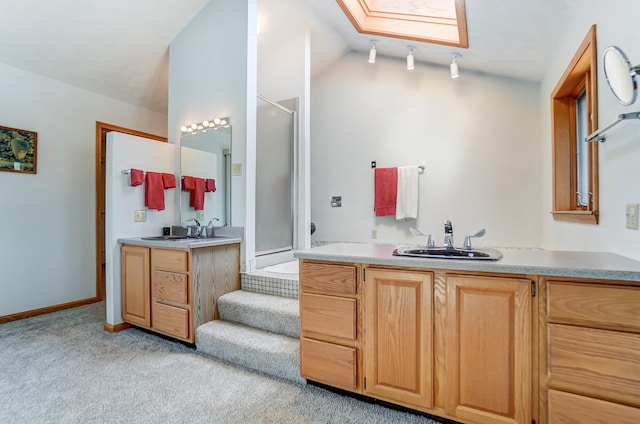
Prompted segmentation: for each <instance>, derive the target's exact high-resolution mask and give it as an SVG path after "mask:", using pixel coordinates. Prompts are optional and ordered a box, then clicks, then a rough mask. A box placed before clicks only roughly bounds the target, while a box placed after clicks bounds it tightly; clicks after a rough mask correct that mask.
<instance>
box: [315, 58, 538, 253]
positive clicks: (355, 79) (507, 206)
mask: <svg viewBox="0 0 640 424" xmlns="http://www.w3.org/2000/svg"><path fill="white" fill-rule="evenodd" d="M311 94H312V100H311V106H312V111H313V113H312V119H313V122H312V126H311V137H312V145H311V168H312V174H311V190H312V193H311V198H312V201H311V207H312V209H311V219H312V221H314V222H315V223H316V225H317V231H316V233H315V234H314V235H313V237H312V238H313V240H317V241H363V242H364V241H372V239H371V231H372V229H374V228H375V229H377V232H378V238H377V239H376V240H374V241H376V242H393V243H399V242H400V243H401V242H408V243H409V242H410V243H415V242H422V240H416V238H415V237H413V236H411V235H410V233H409V227H410V226H416V227H417V228H418V229H420V230H421V231H423V232H425V233H432V234H433V235H434V237H435V240H436V242H437V243H438V244H442V238H443V223H444V221H445V220H447V219H450V220H451V221H452V223H453V227H454V234H455V236H456V244H462V241H463V237H464V235H465V234H470V233H472V232H475V231H476V230H478V229H480V228H484V227H486V229H487V235H486V236H485V238H484V239H480V240H478V241H477V242H476V244H477V245H492V246H511V247H537V246H539V245H540V226H541V220H542V214H543V211H542V210H541V207H540V204H541V196H542V194H541V191H540V186H541V181H542V175H541V169H540V166H541V162H542V157H541V155H542V147H541V143H540V132H541V131H540V122H541V120H540V116H539V114H540V109H539V106H538V99H539V94H538V85H537V84H533V83H527V82H522V81H517V80H512V79H506V78H500V77H493V76H490V75H478V74H473V73H471V72H465V71H464V69H463V70H462V74H461V77H460V78H459V79H457V80H452V79H451V78H450V76H449V69H448V68H447V67H437V66H428V65H426V64H423V63H417V64H416V69H415V70H414V71H412V72H409V71H407V70H406V65H405V63H404V61H399V60H392V59H388V58H384V57H380V56H379V57H378V59H377V61H376V63H375V64H369V63H368V62H367V55H365V54H355V53H351V54H347V55H345V56H344V57H343V58H341V59H340V60H339V61H338V62H336V63H334V64H333V65H332V66H331V67H330V68H329V69H327V70H326V71H325V72H324V73H323V74H321V75H319V76H318V77H317V78H316V79H314V80H313V82H312V87H311ZM374 160H375V161H377V166H378V167H392V166H401V165H418V164H419V161H425V163H426V171H425V173H424V174H423V175H420V177H419V179H420V181H419V183H420V204H419V217H418V219H417V220H409V221H406V222H397V221H395V217H375V215H374V212H373V201H374V197H373V172H374V171H373V170H372V169H371V161H374ZM333 195H341V196H342V207H341V208H332V207H331V206H330V200H331V196H333Z"/></svg>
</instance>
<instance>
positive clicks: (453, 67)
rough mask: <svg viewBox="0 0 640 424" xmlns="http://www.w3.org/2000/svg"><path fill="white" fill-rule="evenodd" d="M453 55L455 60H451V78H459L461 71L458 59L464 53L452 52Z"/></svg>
mask: <svg viewBox="0 0 640 424" xmlns="http://www.w3.org/2000/svg"><path fill="white" fill-rule="evenodd" d="M451 56H453V60H452V61H451V66H450V68H451V78H458V77H460V72H459V70H458V61H457V59H458V58H459V57H462V55H461V54H460V53H451Z"/></svg>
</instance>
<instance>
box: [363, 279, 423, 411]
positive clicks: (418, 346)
mask: <svg viewBox="0 0 640 424" xmlns="http://www.w3.org/2000/svg"><path fill="white" fill-rule="evenodd" d="M363 293H364V302H365V316H364V320H365V321H364V338H365V352H364V376H365V382H366V387H365V389H364V392H365V394H367V395H370V396H374V397H378V398H381V399H384V400H389V401H394V402H401V403H404V404H407V405H416V406H420V407H423V408H432V407H433V318H432V314H433V301H432V294H433V275H432V274H431V273H418V272H403V271H397V270H383V269H374V268H367V270H366V280H365V281H364V283H363Z"/></svg>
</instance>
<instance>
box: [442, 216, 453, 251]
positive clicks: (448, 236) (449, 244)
mask: <svg viewBox="0 0 640 424" xmlns="http://www.w3.org/2000/svg"><path fill="white" fill-rule="evenodd" d="M444 247H446V248H447V249H453V225H451V221H447V222H445V223H444Z"/></svg>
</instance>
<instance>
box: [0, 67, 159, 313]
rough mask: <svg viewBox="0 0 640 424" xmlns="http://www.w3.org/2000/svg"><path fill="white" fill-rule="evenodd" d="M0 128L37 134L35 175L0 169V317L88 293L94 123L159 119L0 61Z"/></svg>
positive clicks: (154, 124) (150, 128)
mask: <svg viewBox="0 0 640 424" xmlns="http://www.w3.org/2000/svg"><path fill="white" fill-rule="evenodd" d="M0 98H1V99H3V100H2V102H0V125H2V126H7V127H14V128H21V129H25V130H30V131H36V132H37V133H38V151H37V174H35V175H31V174H20V173H12V172H0V199H2V207H1V208H0V222H2V223H3V225H2V231H1V232H0V234H1V235H0V240H2V243H1V244H0V269H2V277H1V278H0V316H3V315H9V314H14V313H19V312H25V311H29V310H33V309H38V308H44V307H48V306H53V305H58V304H63V303H67V302H73V301H77V300H82V299H87V298H92V297H95V296H96V277H95V243H96V241H95V210H96V207H95V143H96V142H95V140H96V121H101V122H107V123H110V124H113V125H119V126H123V127H126V128H131V129H135V130H139V131H143V132H148V133H153V134H157V135H165V134H166V116H165V115H162V114H159V113H155V112H151V111H149V110H145V109H141V108H139V107H135V106H132V105H129V104H126V103H123V102H120V101H117V100H114V99H111V98H107V97H104V96H101V95H97V94H94V93H90V92H88V91H85V90H81V89H78V88H75V87H71V86H69V85H66V84H62V83H60V82H57V81H54V80H51V79H47V78H43V77H40V76H38V75H35V74H31V73H28V72H24V71H22V70H20V69H17V68H14V67H10V66H7V65H4V64H0Z"/></svg>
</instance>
